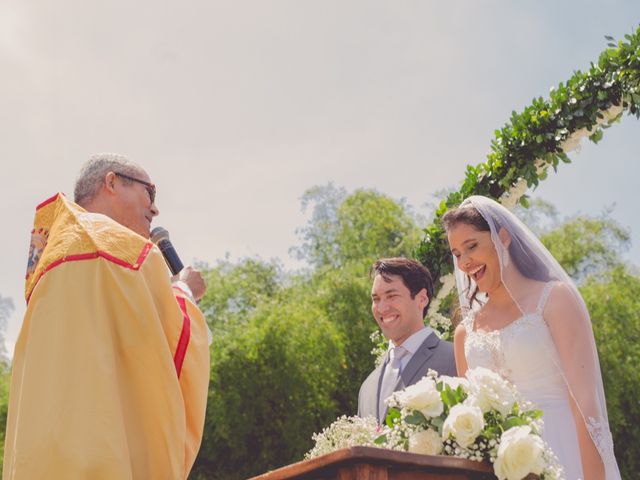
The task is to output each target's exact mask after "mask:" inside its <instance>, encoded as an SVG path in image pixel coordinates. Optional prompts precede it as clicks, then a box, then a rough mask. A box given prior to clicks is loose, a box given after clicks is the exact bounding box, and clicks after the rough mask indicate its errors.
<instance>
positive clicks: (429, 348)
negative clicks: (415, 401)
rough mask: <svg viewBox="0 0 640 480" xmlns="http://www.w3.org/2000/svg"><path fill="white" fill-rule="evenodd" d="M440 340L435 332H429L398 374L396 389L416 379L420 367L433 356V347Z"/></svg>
mask: <svg viewBox="0 0 640 480" xmlns="http://www.w3.org/2000/svg"><path fill="white" fill-rule="evenodd" d="M439 342H440V339H439V338H438V336H437V335H436V334H435V333H431V335H429V336H428V337H427V338H426V339H425V340H424V342H422V345H420V347H419V348H418V351H416V353H415V354H414V355H413V357H411V360H409V363H408V364H407V366H406V367H405V368H404V370H402V373H401V374H400V379H399V380H398V386H397V387H396V390H399V389H402V388H405V387H406V386H408V385H411V384H412V382H414V381H415V380H417V379H416V378H415V377H416V375H417V374H418V372H420V371H421V370H422V367H423V366H424V364H425V363H427V361H428V360H429V359H430V358H431V357H432V356H433V353H434V351H435V347H436V346H437V345H438V343H439Z"/></svg>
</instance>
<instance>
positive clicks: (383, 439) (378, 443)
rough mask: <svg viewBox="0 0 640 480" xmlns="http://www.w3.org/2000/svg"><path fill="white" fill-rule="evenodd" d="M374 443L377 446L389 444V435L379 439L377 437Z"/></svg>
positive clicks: (381, 436)
mask: <svg viewBox="0 0 640 480" xmlns="http://www.w3.org/2000/svg"><path fill="white" fill-rule="evenodd" d="M373 443H375V444H376V445H384V444H385V443H387V435H386V434H382V435H380V436H379V437H376V439H375V440H374V441H373Z"/></svg>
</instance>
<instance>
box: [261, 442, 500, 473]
mask: <svg viewBox="0 0 640 480" xmlns="http://www.w3.org/2000/svg"><path fill="white" fill-rule="evenodd" d="M495 479H496V477H495V476H494V474H493V468H492V467H491V465H489V464H487V463H479V462H474V461H471V460H465V459H463V458H455V457H445V456H432V455H418V454H415V453H407V452H398V451H394V450H386V449H382V448H374V447H351V448H345V449H343V450H338V451H336V452H333V453H329V454H327V455H323V456H322V457H318V458H313V459H311V460H306V461H304V462H298V463H294V464H292V465H287V466H286V467H282V468H279V469H277V470H273V471H271V472H268V473H265V474H264V475H260V476H258V477H253V478H252V479H251V480H495Z"/></svg>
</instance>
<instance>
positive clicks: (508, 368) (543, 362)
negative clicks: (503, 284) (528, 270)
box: [463, 283, 566, 404]
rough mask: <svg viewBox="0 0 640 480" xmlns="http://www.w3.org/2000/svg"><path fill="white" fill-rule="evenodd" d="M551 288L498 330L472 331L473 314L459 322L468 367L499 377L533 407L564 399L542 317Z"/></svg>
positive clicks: (551, 346)
mask: <svg viewBox="0 0 640 480" xmlns="http://www.w3.org/2000/svg"><path fill="white" fill-rule="evenodd" d="M552 287H553V284H552V283H548V284H547V285H545V287H544V289H543V292H542V295H541V297H540V301H539V303H538V306H537V308H536V310H535V311H534V312H532V313H528V314H525V315H523V316H521V317H520V318H518V319H517V320H515V321H513V322H512V323H510V324H509V325H507V326H506V327H504V328H501V329H499V330H492V331H482V330H476V329H475V315H474V314H473V313H470V314H469V315H468V316H467V317H466V318H465V319H464V320H463V325H464V326H465V329H466V333H467V334H466V339H465V344H464V351H465V357H466V360H467V365H468V367H469V368H474V367H485V368H489V369H491V370H493V371H495V372H497V373H499V374H500V375H502V376H503V377H504V378H506V379H507V380H509V381H511V382H512V383H513V384H515V385H516V387H517V388H518V390H519V391H520V393H521V394H522V395H524V397H525V398H526V399H527V400H529V401H531V402H533V403H534V404H538V403H540V402H546V401H552V400H553V399H563V398H566V386H565V382H564V380H563V377H562V373H561V370H560V367H559V365H560V361H559V358H558V353H557V350H556V348H555V344H554V342H553V337H552V336H551V332H550V331H549V328H548V327H547V324H546V323H545V321H544V318H543V316H542V312H543V310H544V306H545V304H546V301H547V299H548V297H549V293H550V292H551V289H552Z"/></svg>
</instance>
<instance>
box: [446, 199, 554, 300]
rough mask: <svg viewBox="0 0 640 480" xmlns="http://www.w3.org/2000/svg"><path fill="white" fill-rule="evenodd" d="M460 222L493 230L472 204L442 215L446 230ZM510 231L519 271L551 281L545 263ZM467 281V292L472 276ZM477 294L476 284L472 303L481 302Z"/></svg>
mask: <svg viewBox="0 0 640 480" xmlns="http://www.w3.org/2000/svg"><path fill="white" fill-rule="evenodd" d="M459 223H464V224H465V225H470V226H472V227H474V228H475V229H476V230H478V231H480V232H490V231H491V229H490V228H489V223H487V221H486V220H485V218H484V217H483V216H482V214H481V213H480V212H479V211H478V210H477V209H476V208H475V207H473V206H471V205H468V206H461V207H457V208H452V209H451V210H449V211H448V212H447V213H445V214H444V216H443V217H442V226H443V228H444V229H445V231H446V232H448V231H449V230H451V229H452V228H453V227H454V226H455V225H457V224H459ZM496 223H497V224H498V225H499V226H500V227H502V225H500V223H499V222H496ZM509 233H510V234H511V237H512V241H511V243H510V244H509V257H510V258H511V261H513V264H514V265H515V267H516V268H517V269H518V271H519V272H520V273H521V274H522V275H523V276H524V277H526V278H529V279H531V280H537V281H540V282H548V281H550V280H551V277H550V275H549V272H548V270H547V268H546V267H545V266H544V264H543V263H541V262H540V261H539V260H538V259H537V258H536V256H535V255H533V254H532V252H531V251H530V250H529V248H528V247H527V246H526V245H524V244H523V243H521V242H519V241H518V240H517V238H516V237H515V236H514V235H513V232H509ZM496 254H497V252H496ZM467 282H468V284H467V293H469V289H470V288H471V278H469V276H468V275H467ZM477 294H478V286H477V285H476V288H475V290H474V291H473V292H472V293H471V294H470V295H469V296H468V298H469V304H470V305H471V304H472V303H473V302H474V301H475V302H478V303H480V302H479V300H478V299H477V298H476V295H477Z"/></svg>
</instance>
